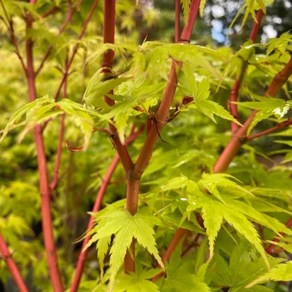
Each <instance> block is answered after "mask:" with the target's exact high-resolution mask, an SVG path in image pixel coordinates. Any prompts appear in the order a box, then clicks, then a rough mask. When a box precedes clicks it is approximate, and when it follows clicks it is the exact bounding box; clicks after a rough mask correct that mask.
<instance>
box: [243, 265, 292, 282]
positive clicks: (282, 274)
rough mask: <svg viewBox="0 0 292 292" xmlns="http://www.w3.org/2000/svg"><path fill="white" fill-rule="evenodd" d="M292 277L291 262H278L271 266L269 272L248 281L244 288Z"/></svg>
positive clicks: (288, 279)
mask: <svg viewBox="0 0 292 292" xmlns="http://www.w3.org/2000/svg"><path fill="white" fill-rule="evenodd" d="M291 279H292V262H288V263H285V264H279V265H277V266H276V267H274V268H272V269H271V270H270V271H269V272H267V273H265V274H264V275H262V276H260V277H258V278H257V279H255V280H254V281H252V282H251V283H249V284H248V285H247V286H246V288H250V287H252V286H254V285H256V284H259V283H266V282H269V281H291Z"/></svg>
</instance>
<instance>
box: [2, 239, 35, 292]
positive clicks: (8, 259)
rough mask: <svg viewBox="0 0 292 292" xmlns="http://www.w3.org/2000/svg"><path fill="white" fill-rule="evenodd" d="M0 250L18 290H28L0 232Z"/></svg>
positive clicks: (26, 291)
mask: <svg viewBox="0 0 292 292" xmlns="http://www.w3.org/2000/svg"><path fill="white" fill-rule="evenodd" d="M0 252H1V255H2V259H3V260H4V261H5V263H6V265H7V267H8V269H9V270H10V274H11V276H12V277H13V279H14V281H15V284H16V286H17V288H18V289H19V291H21V292H28V291H29V290H28V288H27V286H26V284H25V282H24V280H23V278H22V276H21V274H20V271H19V269H18V266H17V265H16V263H15V261H14V259H13V257H12V254H11V253H10V251H9V249H8V246H7V244H6V242H5V240H4V238H3V237H2V235H1V234H0Z"/></svg>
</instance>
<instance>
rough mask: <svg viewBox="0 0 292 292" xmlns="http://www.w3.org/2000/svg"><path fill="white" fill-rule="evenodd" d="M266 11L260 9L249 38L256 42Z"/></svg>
mask: <svg viewBox="0 0 292 292" xmlns="http://www.w3.org/2000/svg"><path fill="white" fill-rule="evenodd" d="M264 15H265V14H264V11H263V10H258V11H257V14H256V21H255V22H254V23H253V26H252V29H251V32H250V35H249V39H250V40H251V41H252V42H253V43H255V42H256V38H257V36H258V33H259V30H260V27H261V22H262V19H263V16H264Z"/></svg>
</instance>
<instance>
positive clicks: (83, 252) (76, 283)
mask: <svg viewBox="0 0 292 292" xmlns="http://www.w3.org/2000/svg"><path fill="white" fill-rule="evenodd" d="M118 162H119V155H117V154H116V155H115V157H114V158H113V160H112V162H111V164H110V166H109V168H108V170H107V172H106V174H105V176H104V179H103V181H102V184H101V186H100V188H99V191H98V194H97V197H96V200H95V203H94V206H93V209H92V212H97V211H99V210H100V207H101V203H102V200H103V197H104V194H105V191H106V189H107V186H108V184H109V182H110V179H111V177H112V175H113V173H114V171H115V169H116V167H117V165H118ZM93 225H94V217H92V216H91V217H90V219H89V222H88V225H87V230H86V233H87V234H88V233H89V231H90V230H91V229H92V227H93ZM90 238H91V236H87V237H85V239H84V240H83V243H82V247H81V252H80V254H79V258H78V261H77V265H76V269H75V274H74V278H73V282H72V285H71V288H70V291H71V292H77V291H78V287H79V284H80V280H81V277H82V273H83V270H84V265H85V260H86V257H87V253H88V250H89V249H85V246H86V245H87V243H88V242H89V240H90Z"/></svg>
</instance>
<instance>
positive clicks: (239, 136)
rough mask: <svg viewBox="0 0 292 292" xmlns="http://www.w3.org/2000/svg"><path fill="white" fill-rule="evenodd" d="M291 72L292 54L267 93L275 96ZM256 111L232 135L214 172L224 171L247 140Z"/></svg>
mask: <svg viewBox="0 0 292 292" xmlns="http://www.w3.org/2000/svg"><path fill="white" fill-rule="evenodd" d="M291 74H292V56H291V58H290V60H289V62H288V64H287V65H286V66H285V67H284V68H283V69H282V70H281V71H280V72H279V73H278V74H277V75H276V76H275V77H274V79H273V81H272V83H271V84H270V86H269V88H268V89H267V91H266V93H265V95H266V96H275V95H276V94H277V93H278V92H279V90H280V89H281V88H282V86H283V85H284V84H285V82H286V81H287V80H288V78H289V77H290V75H291ZM256 113H257V111H253V112H252V113H251V114H250V116H249V117H248V119H247V120H246V122H245V123H244V124H243V126H242V127H241V128H240V129H238V131H237V132H236V133H235V134H234V135H233V136H232V137H231V139H230V141H229V143H228V144H227V146H226V147H225V149H224V150H223V152H222V153H221V155H220V156H219V158H218V160H217V162H216V163H215V166H214V169H213V171H214V172H223V171H225V170H226V169H227V168H228V167H229V164H230V162H231V161H232V160H233V158H234V157H235V155H236V153H237V151H238V149H239V148H240V147H241V145H242V144H243V143H244V142H245V141H246V133H247V131H248V128H249V126H250V125H251V123H252V121H253V119H254V117H255V115H256Z"/></svg>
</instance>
